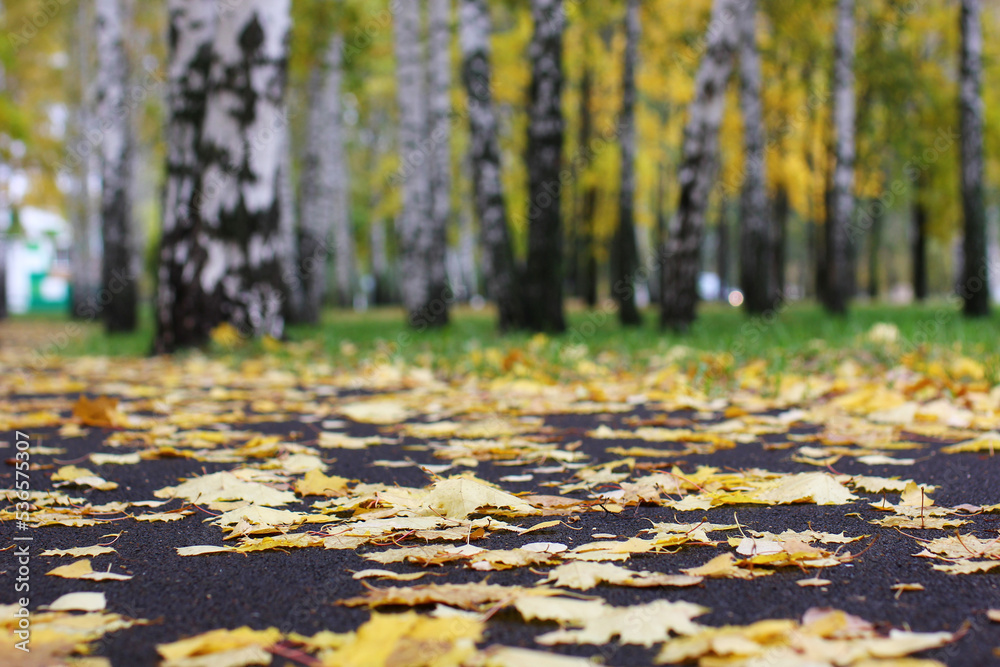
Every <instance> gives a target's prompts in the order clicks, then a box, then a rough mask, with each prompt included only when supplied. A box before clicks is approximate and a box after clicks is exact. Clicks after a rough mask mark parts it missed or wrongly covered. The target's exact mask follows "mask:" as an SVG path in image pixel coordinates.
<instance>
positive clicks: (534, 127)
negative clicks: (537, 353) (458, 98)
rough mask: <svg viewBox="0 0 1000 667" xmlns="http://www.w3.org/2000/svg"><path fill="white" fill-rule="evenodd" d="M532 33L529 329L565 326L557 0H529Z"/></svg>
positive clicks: (561, 25)
mask: <svg viewBox="0 0 1000 667" xmlns="http://www.w3.org/2000/svg"><path fill="white" fill-rule="evenodd" d="M531 15H532V19H533V20H534V26H535V27H534V34H533V35H532V39H531V45H530V46H529V49H528V55H529V57H530V59H531V93H530V98H529V99H530V102H529V112H528V116H529V118H528V151H527V161H528V194H529V198H528V207H529V208H528V220H529V229H528V263H527V270H526V272H525V276H524V283H525V290H526V294H525V296H526V300H525V315H526V323H527V326H528V327H529V328H531V329H533V330H535V331H553V332H560V331H564V330H565V329H566V321H565V317H564V316H563V294H562V221H561V211H560V198H561V194H562V187H563V182H562V180H561V178H560V177H561V173H560V171H561V168H562V148H563V131H564V127H563V126H564V123H563V117H562V84H563V72H562V42H563V32H564V30H565V24H566V15H565V12H564V9H563V3H562V0H531Z"/></svg>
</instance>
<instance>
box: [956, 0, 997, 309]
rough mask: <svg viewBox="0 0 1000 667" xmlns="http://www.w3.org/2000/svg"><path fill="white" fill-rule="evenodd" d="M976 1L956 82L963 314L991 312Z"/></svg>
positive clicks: (967, 4)
mask: <svg viewBox="0 0 1000 667" xmlns="http://www.w3.org/2000/svg"><path fill="white" fill-rule="evenodd" d="M981 12H982V2H981V0H962V9H961V33H962V55H961V71H960V76H959V121H960V124H961V135H962V139H961V155H962V176H961V181H962V211H963V214H964V217H965V237H964V240H963V246H962V248H963V253H962V256H963V262H962V266H963V269H962V282H961V284H960V286H959V287H960V290H961V296H962V298H963V300H964V302H965V306H964V311H965V314H966V315H968V316H972V317H982V316H986V315H989V312H990V289H989V279H990V276H989V271H988V270H987V267H988V251H987V242H986V208H985V203H984V200H983V96H982V87H983V81H982V80H983V62H982V59H983V27H982V23H981V18H980V14H981Z"/></svg>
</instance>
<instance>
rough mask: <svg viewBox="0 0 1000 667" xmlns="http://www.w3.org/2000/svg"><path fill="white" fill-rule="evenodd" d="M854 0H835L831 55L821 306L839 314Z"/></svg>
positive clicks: (844, 279)
mask: <svg viewBox="0 0 1000 667" xmlns="http://www.w3.org/2000/svg"><path fill="white" fill-rule="evenodd" d="M854 31H855V21H854V0H838V2H837V30H836V33H835V35H834V55H833V128H834V159H835V164H834V169H833V182H832V184H831V185H832V187H831V190H830V210H829V212H828V213H829V214H828V215H827V220H826V226H827V228H826V283H825V286H824V289H823V305H824V306H825V307H826V309H827V310H828V311H829V312H831V313H837V314H840V313H844V312H846V310H847V302H848V300H849V299H850V295H849V294H848V292H849V290H850V285H851V284H852V283H853V280H852V279H851V276H850V273H849V271H850V270H851V268H852V266H853V262H852V261H851V259H850V253H851V247H850V244H851V242H852V237H851V224H852V222H853V217H854V205H855V197H854V161H855V158H856V147H855V121H856V116H857V99H856V94H855V91H854V45H855V35H854Z"/></svg>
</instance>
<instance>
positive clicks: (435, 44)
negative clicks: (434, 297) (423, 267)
mask: <svg viewBox="0 0 1000 667" xmlns="http://www.w3.org/2000/svg"><path fill="white" fill-rule="evenodd" d="M451 12H452V0H428V2H427V42H428V46H429V51H428V99H427V108H428V115H429V117H428V123H429V130H430V136H429V140H430V141H429V143H430V153H431V156H430V159H431V165H430V167H431V168H430V174H431V220H430V222H431V226H432V230H431V235H432V237H433V242H432V244H431V256H430V258H429V262H430V271H431V291H432V293H433V294H444V293H445V290H447V289H448V278H447V274H446V270H445V257H446V256H447V250H448V225H449V223H450V221H451V214H452V207H451V185H452V174H451V171H452V170H451V133H452V132H453V128H452V127H451Z"/></svg>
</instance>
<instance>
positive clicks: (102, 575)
mask: <svg viewBox="0 0 1000 667" xmlns="http://www.w3.org/2000/svg"><path fill="white" fill-rule="evenodd" d="M45 574H46V575H48V576H51V577H62V578H63V579H89V580H90V581H127V580H128V579H131V578H132V577H131V576H129V575H127V574H116V573H114V572H94V570H93V568H91V566H90V560H78V561H76V562H75V563H71V564H69V565H61V566H59V567H57V568H55V569H52V570H49V571H48V572H46V573H45Z"/></svg>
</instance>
